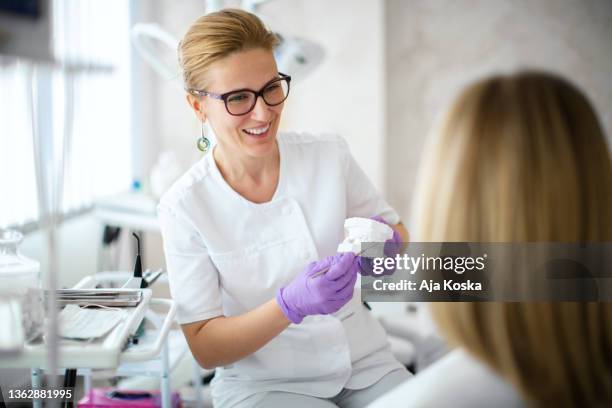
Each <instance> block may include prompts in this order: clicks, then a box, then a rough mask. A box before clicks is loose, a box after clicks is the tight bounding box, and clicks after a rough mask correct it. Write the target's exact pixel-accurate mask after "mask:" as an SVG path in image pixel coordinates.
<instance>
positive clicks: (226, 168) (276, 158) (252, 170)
mask: <svg viewBox="0 0 612 408" xmlns="http://www.w3.org/2000/svg"><path fill="white" fill-rule="evenodd" d="M212 153H213V159H214V160H215V163H216V164H217V167H218V168H219V171H220V172H221V175H222V176H223V178H224V179H225V180H226V181H227V182H228V183H230V184H234V183H243V182H245V181H253V182H255V183H261V182H263V181H264V180H265V179H266V178H268V176H269V175H270V174H275V173H277V172H278V170H279V165H280V155H279V151H278V142H277V143H276V148H275V149H274V151H273V152H272V153H271V154H269V155H267V156H264V157H252V156H247V155H244V154H240V153H234V152H228V151H227V149H224V148H223V146H222V145H217V146H216V147H215V148H214V149H213V152H212Z"/></svg>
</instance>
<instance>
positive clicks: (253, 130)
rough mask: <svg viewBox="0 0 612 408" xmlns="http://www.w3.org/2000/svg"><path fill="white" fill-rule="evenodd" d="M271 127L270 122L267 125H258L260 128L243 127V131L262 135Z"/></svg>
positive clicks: (253, 134) (252, 134) (248, 133)
mask: <svg viewBox="0 0 612 408" xmlns="http://www.w3.org/2000/svg"><path fill="white" fill-rule="evenodd" d="M269 129H270V123H268V124H267V125H265V126H262V127H258V128H249V129H242V131H243V132H244V133H246V134H247V135H251V136H262V135H265V134H266V133H267V132H268V130H269Z"/></svg>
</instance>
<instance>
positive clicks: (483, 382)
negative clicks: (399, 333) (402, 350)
mask: <svg viewBox="0 0 612 408" xmlns="http://www.w3.org/2000/svg"><path fill="white" fill-rule="evenodd" d="M523 406H525V404H524V402H523V400H522V398H521V396H520V395H519V394H518V392H517V391H516V390H515V389H514V387H513V386H512V385H510V384H509V383H507V382H506V381H505V380H503V379H502V378H500V377H499V376H498V375H497V374H495V373H494V372H493V371H492V370H491V369H489V368H488V367H486V366H485V365H484V364H482V363H480V362H479V361H477V360H476V359H474V358H473V357H471V356H470V355H468V354H467V353H466V352H465V351H463V350H454V351H451V352H450V353H448V354H447V355H445V356H444V357H442V358H441V359H440V360H438V361H436V362H435V363H434V364H432V365H431V366H429V367H427V368H426V369H425V370H423V371H421V372H420V373H418V374H417V375H415V376H414V377H413V378H412V379H410V380H408V381H406V382H405V383H403V384H401V385H399V386H398V387H397V388H394V389H393V390H392V391H391V392H389V393H387V394H385V395H384V396H382V397H381V398H379V399H378V400H376V401H375V402H374V403H373V404H371V405H369V406H368V408H383V407H384V408H395V407H397V408H399V407H440V408H445V407H453V408H463V407H465V408H467V407H470V408H475V407H476V408H477V407H523Z"/></svg>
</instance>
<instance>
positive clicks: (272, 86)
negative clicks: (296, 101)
mask: <svg viewBox="0 0 612 408" xmlns="http://www.w3.org/2000/svg"><path fill="white" fill-rule="evenodd" d="M278 75H280V78H276V79H273V80H271V81H270V82H268V83H267V84H265V85H264V86H263V88H261V89H260V90H259V91H253V90H252V89H238V90H235V91H230V92H226V93H224V94H216V93H212V92H207V91H201V90H198V89H189V90H188V92H189V93H191V94H192V95H199V96H209V97H211V98H213V99H218V100H221V101H223V102H224V103H225V109H226V110H227V113H229V114H230V115H233V116H241V115H246V114H247V113H249V112H250V111H252V110H253V108H255V104H256V103H257V97H259V96H261V97H262V99H263V100H264V102H265V103H266V105H268V106H277V105H280V104H281V103H283V102H284V101H285V99H287V96H289V83H290V82H291V76H289V75H285V74H281V73H280V72H279V73H278Z"/></svg>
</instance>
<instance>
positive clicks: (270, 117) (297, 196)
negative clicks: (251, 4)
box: [158, 9, 410, 408]
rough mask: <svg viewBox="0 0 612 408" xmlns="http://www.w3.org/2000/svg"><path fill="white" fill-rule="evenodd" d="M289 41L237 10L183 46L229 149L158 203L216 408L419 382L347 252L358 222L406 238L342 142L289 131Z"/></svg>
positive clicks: (364, 395) (204, 112)
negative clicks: (346, 226) (282, 125)
mask: <svg viewBox="0 0 612 408" xmlns="http://www.w3.org/2000/svg"><path fill="white" fill-rule="evenodd" d="M276 44H277V38H276V37H275V35H274V34H273V33H271V32H270V31H268V30H267V29H266V28H265V26H264V25H263V24H262V22H261V21H260V20H259V19H258V18H257V17H256V16H254V15H252V14H250V13H247V12H244V11H241V10H233V9H226V10H222V11H219V12H215V13H211V14H208V15H206V16H203V17H200V18H199V19H197V20H196V21H195V22H194V23H193V24H192V25H191V27H190V28H189V30H188V31H187V34H186V35H185V37H184V38H183V40H182V41H181V44H180V46H179V55H180V62H181V66H182V69H183V75H184V81H185V87H186V89H187V90H188V95H187V100H188V102H189V105H190V106H191V107H192V108H193V110H194V112H195V114H196V115H197V117H198V118H199V120H200V121H201V122H202V123H204V122H206V121H208V123H209V124H210V127H211V128H212V129H213V130H214V133H215V135H216V137H217V141H218V143H217V145H216V146H215V148H214V149H213V150H212V151H211V152H210V153H208V154H206V155H205V156H204V157H203V158H202V159H201V160H200V161H199V162H198V163H196V164H195V165H194V166H193V167H192V168H191V169H190V170H189V171H188V172H187V173H186V174H185V175H184V176H183V177H182V178H180V179H179V180H178V181H177V182H176V183H175V184H174V185H173V186H172V187H171V188H170V189H169V190H168V192H167V193H166V194H165V195H164V197H162V199H161V200H160V204H159V206H158V215H159V220H160V224H161V228H162V234H163V239H164V251H165V255H166V262H167V268H168V274H169V280H170V289H171V293H172V297H173V298H174V300H175V301H176V302H177V303H178V319H179V323H180V324H181V327H182V330H183V332H184V334H185V337H186V338H187V341H188V343H189V346H190V348H191V351H192V353H193V355H194V357H195V358H196V359H197V360H198V362H199V363H200V364H201V365H202V366H203V367H206V368H213V367H214V368H216V372H215V377H214V380H213V383H212V386H213V388H212V389H213V401H214V403H215V406H218V407H253V406H255V407H256V406H265V407H274V406H279V407H287V406H289V407H292V408H298V407H309V408H316V407H346V408H352V407H362V406H365V405H367V404H368V403H369V402H371V401H373V400H374V399H376V398H377V397H378V396H380V395H381V394H383V393H385V392H387V391H388V390H390V389H391V388H393V387H395V386H396V385H398V384H399V383H401V382H403V381H404V380H406V379H407V378H409V377H410V374H409V372H408V371H407V370H406V369H405V367H403V366H402V365H401V364H400V363H399V362H398V361H397V360H396V359H395V358H394V357H393V355H392V354H391V351H390V348H389V344H388V342H387V339H386V335H385V332H384V330H383V329H382V327H381V326H380V325H379V324H378V322H377V321H376V320H374V318H373V317H372V316H371V315H370V314H369V313H368V310H367V309H366V308H365V307H364V306H363V304H362V303H361V300H360V296H359V294H357V295H355V296H354V287H355V284H356V280H357V274H358V270H359V266H358V262H357V261H358V260H357V259H356V258H355V255H353V254H336V247H337V245H338V243H339V242H341V241H342V239H343V222H344V220H345V219H346V218H348V217H355V216H359V217H368V216H372V215H378V216H381V217H382V219H384V220H385V222H388V223H389V224H391V225H392V226H393V228H394V230H395V240H396V241H397V240H400V239H401V237H400V235H402V236H403V238H404V239H406V238H407V233H406V230H405V229H404V228H403V226H402V225H401V224H400V223H399V217H398V215H397V213H396V212H395V211H394V210H393V209H392V208H391V207H390V206H389V205H388V204H387V203H386V202H385V201H384V200H383V198H382V197H381V196H380V194H379V193H378V192H377V191H376V189H375V188H374V187H373V186H372V184H371V183H370V182H369V181H368V178H367V177H366V175H365V174H364V173H363V171H362V170H361V169H360V168H359V167H358V165H357V164H356V162H355V161H354V159H353V158H352V156H351V154H350V152H349V150H348V146H347V145H346V143H345V142H344V141H343V140H342V139H340V138H339V137H335V136H313V135H307V134H295V133H286V134H285V133H284V134H280V135H277V130H278V126H279V122H280V118H281V113H282V110H283V104H284V102H285V100H286V99H287V97H288V95H289V89H290V83H291V78H290V76H288V75H285V74H283V73H280V72H278V70H277V67H276V63H275V60H274V56H273V49H274V47H275V46H276ZM198 146H199V147H200V148H201V150H205V151H206V150H208V148H209V146H210V144H209V143H208V140H207V138H206V137H205V136H204V134H203V135H202V138H201V139H200V140H199V141H198ZM326 267H330V269H329V271H328V272H327V273H325V274H322V275H319V274H316V272H318V271H320V270H321V269H323V268H326Z"/></svg>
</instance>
